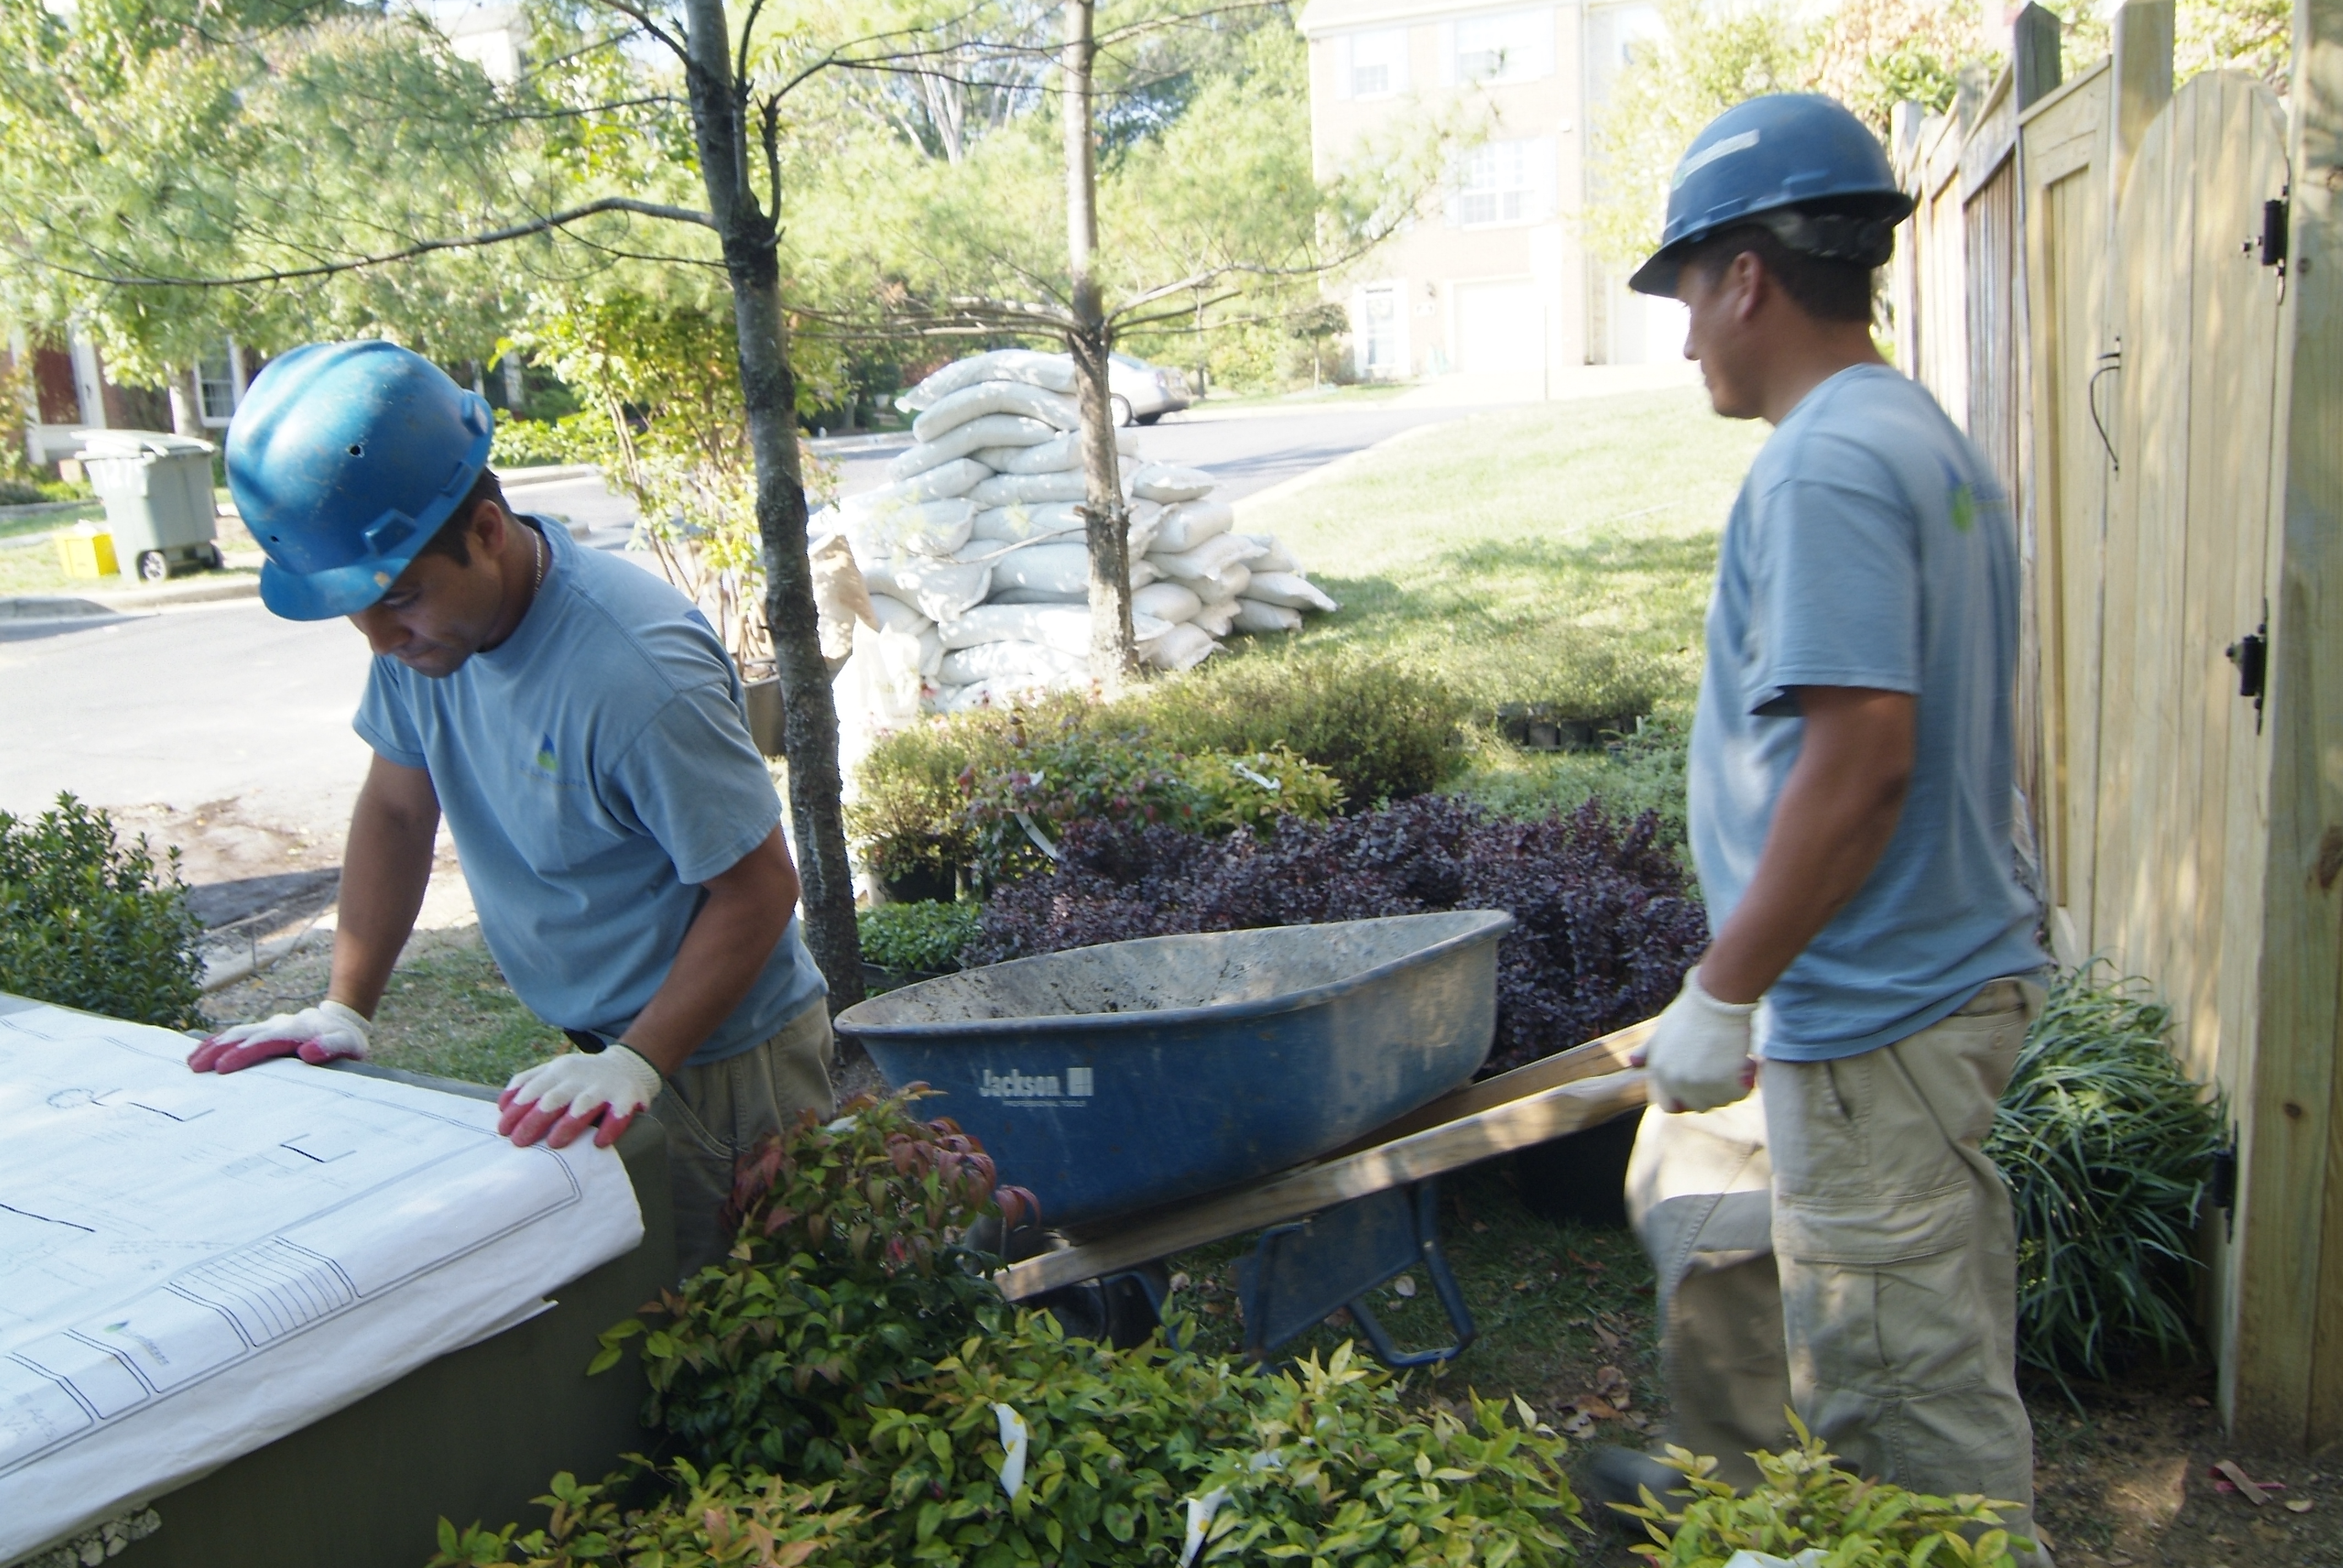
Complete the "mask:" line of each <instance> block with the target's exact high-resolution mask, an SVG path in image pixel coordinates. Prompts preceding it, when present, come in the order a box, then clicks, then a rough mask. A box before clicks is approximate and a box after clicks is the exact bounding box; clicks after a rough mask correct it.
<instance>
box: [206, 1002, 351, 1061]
mask: <svg viewBox="0 0 2343 1568" xmlns="http://www.w3.org/2000/svg"><path fill="white" fill-rule="evenodd" d="M366 1053H367V1020H366V1014H364V1013H362V1012H360V1011H358V1010H357V1009H356V1008H354V1007H344V1006H343V1005H342V1004H341V1003H340V1002H337V1001H321V1002H319V1003H318V1004H317V1006H315V1007H305V1008H303V1009H302V1010H300V1011H299V1012H280V1013H278V1014H277V1016H276V1017H275V1018H265V1019H262V1020H260V1021H259V1022H258V1023H240V1024H237V1025H236V1027H235V1028H233V1029H224V1030H220V1031H219V1032H218V1033H217V1034H216V1035H213V1036H212V1037H211V1038H210V1039H208V1040H205V1041H204V1042H203V1043H202V1044H201V1045H199V1046H197V1047H196V1049H195V1050H192V1051H190V1052H189V1053H188V1054H187V1065H188V1066H189V1067H191V1068H194V1069H195V1070H196V1071H197V1072H239V1071H242V1070H244V1069H245V1068H247V1067H251V1066H254V1065H255V1064H256V1063H259V1062H263V1061H266V1060H270V1059H271V1058H273V1057H279V1056H293V1055H296V1054H298V1055H299V1057H300V1058H301V1060H304V1061H306V1062H307V1063H308V1064H309V1065H310V1066H312V1067H321V1066H323V1065H324V1064H326V1063H327V1062H329V1061H331V1060H334V1059H335V1058H337V1057H344V1056H347V1057H349V1058H351V1059H353V1060H365V1058H366Z"/></svg>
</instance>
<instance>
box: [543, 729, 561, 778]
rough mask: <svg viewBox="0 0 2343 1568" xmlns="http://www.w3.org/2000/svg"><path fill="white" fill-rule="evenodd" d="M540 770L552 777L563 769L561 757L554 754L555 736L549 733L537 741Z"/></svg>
mask: <svg viewBox="0 0 2343 1568" xmlns="http://www.w3.org/2000/svg"><path fill="white" fill-rule="evenodd" d="M537 766H538V771H539V772H541V773H543V774H545V775H546V776H547V777H548V778H550V777H553V776H555V775H558V773H560V771H561V759H559V758H558V757H556V756H555V755H554V754H553V737H552V735H551V734H550V733H548V735H547V736H546V737H545V739H542V740H540V741H538V743H537Z"/></svg>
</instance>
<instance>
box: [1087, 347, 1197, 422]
mask: <svg viewBox="0 0 2343 1568" xmlns="http://www.w3.org/2000/svg"><path fill="white" fill-rule="evenodd" d="M1107 360H1108V368H1107V377H1106V384H1107V392H1108V397H1109V399H1110V401H1111V402H1112V404H1113V406H1114V422H1115V423H1116V424H1118V425H1152V424H1154V423H1155V421H1157V420H1158V419H1161V417H1163V416H1164V415H1166V414H1174V413H1177V412H1179V411H1180V410H1181V409H1182V408H1185V407H1188V404H1189V401H1190V399H1189V397H1188V383H1187V380H1186V379H1185V378H1184V377H1182V376H1181V374H1180V372H1178V371H1177V370H1174V369H1172V368H1171V367H1168V366H1161V365H1150V364H1149V363H1147V361H1146V360H1144V359H1133V358H1132V357H1131V356H1130V355H1128V354H1110V355H1108V356H1107Z"/></svg>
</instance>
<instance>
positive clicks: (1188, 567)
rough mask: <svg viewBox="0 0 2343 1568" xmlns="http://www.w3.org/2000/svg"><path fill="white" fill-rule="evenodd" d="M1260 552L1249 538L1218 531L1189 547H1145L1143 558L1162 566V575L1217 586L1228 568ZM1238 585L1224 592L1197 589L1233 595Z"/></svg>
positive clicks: (1210, 596) (1243, 562)
mask: <svg viewBox="0 0 2343 1568" xmlns="http://www.w3.org/2000/svg"><path fill="white" fill-rule="evenodd" d="M1260 554H1261V547H1260V546H1259V545H1256V544H1254V543H1252V541H1251V540H1250V539H1242V538H1238V537H1237V536H1236V535H1234V534H1218V535H1215V536H1214V537H1212V538H1209V539H1206V540H1205V541H1204V542H1203V543H1202V544H1201V545H1198V546H1197V547H1196V548H1194V549H1192V550H1166V549H1161V548H1159V549H1154V550H1151V551H1149V552H1148V556H1147V558H1148V559H1149V560H1151V561H1153V562H1154V563H1155V564H1156V565H1157V566H1159V567H1161V568H1163V575H1164V576H1166V577H1171V578H1180V579H1181V580H1182V581H1183V582H1187V583H1190V584H1194V583H1198V582H1207V583H1212V584H1213V585H1215V586H1217V585H1218V584H1220V583H1221V582H1222V581H1223V580H1225V579H1226V578H1227V577H1228V575H1229V568H1232V567H1240V566H1242V565H1244V564H1245V563H1246V562H1247V561H1250V560H1252V559H1253V558H1255V557H1256V556H1258V555H1260ZM1240 591H1242V589H1232V590H1230V592H1228V593H1227V594H1217V593H1207V592H1205V591H1204V590H1203V589H1202V588H1199V589H1197V592H1199V593H1200V594H1202V596H1203V597H1204V598H1234V597H1235V596H1236V594H1237V593H1238V592H1240Z"/></svg>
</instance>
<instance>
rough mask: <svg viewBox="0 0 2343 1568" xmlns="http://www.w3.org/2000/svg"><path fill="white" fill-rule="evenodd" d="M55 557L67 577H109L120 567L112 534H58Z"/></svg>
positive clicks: (119, 569)
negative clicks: (115, 554) (63, 568)
mask: <svg viewBox="0 0 2343 1568" xmlns="http://www.w3.org/2000/svg"><path fill="white" fill-rule="evenodd" d="M57 559H58V561H59V562H60V563H62V564H63V565H64V567H65V576H67V577H69V578H110V577H113V576H114V575H116V573H117V572H119V571H121V569H122V568H121V567H120V566H119V565H118V564H116V561H115V558H114V536H113V535H112V534H59V535H58V536H57Z"/></svg>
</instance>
